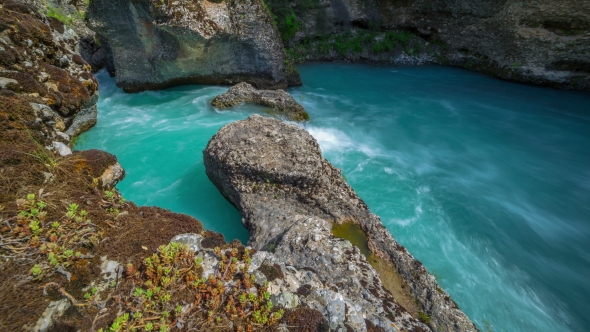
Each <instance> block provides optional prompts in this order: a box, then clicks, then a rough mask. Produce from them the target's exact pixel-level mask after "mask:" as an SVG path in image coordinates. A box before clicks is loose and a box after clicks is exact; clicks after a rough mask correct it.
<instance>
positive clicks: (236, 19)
mask: <svg viewBox="0 0 590 332" xmlns="http://www.w3.org/2000/svg"><path fill="white" fill-rule="evenodd" d="M87 22H88V24H89V27H90V28H91V29H93V30H94V31H95V32H96V33H97V34H98V35H99V37H100V42H101V44H102V45H103V46H106V48H105V50H106V51H109V52H110V53H111V57H112V66H113V67H112V68H109V67H108V66H110V65H111V63H110V61H106V63H105V64H106V65H107V70H109V72H111V73H113V74H114V75H115V76H116V82H117V85H118V86H119V87H121V88H123V89H124V90H125V91H127V92H136V91H142V90H148V89H161V88H165V87H169V86H173V85H179V84H189V83H193V84H234V83H237V82H249V83H251V84H253V85H254V86H256V87H257V88H264V89H276V88H286V87H287V85H288V83H287V82H288V81H297V79H296V77H297V76H298V74H297V73H288V72H287V70H286V68H285V64H284V60H285V53H284V51H283V46H282V44H281V41H280V38H279V35H278V32H277V30H276V28H275V27H274V24H273V20H272V17H271V16H270V15H269V13H268V12H267V10H266V9H265V7H264V5H263V2H262V1H261V0H246V1H235V0H222V1H207V0H198V1H188V0H181V1H159V0H140V1H126V0H96V1H91V2H90V5H89V7H88V11H87ZM105 44H107V45H105ZM108 58H110V57H107V59H108ZM289 75H292V76H295V78H292V77H291V78H289Z"/></svg>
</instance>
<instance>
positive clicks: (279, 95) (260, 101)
mask: <svg viewBox="0 0 590 332" xmlns="http://www.w3.org/2000/svg"><path fill="white" fill-rule="evenodd" d="M240 103H250V104H256V105H261V106H266V107H271V108H272V111H273V112H276V113H277V114H279V115H281V116H283V117H285V118H286V119H287V120H292V121H303V120H309V115H308V114H307V112H306V111H305V109H303V106H301V105H300V104H299V103H297V102H296V101H295V99H294V98H293V97H291V95H290V94H288V93H287V92H285V91H284V90H256V89H255V88H254V87H253V86H252V85H250V84H248V83H239V84H236V85H234V86H232V87H231V88H230V89H229V90H228V91H227V92H226V93H224V94H221V95H219V96H217V97H215V98H213V100H212V101H211V105H213V106H214V107H215V108H218V109H221V110H223V109H227V108H230V107H234V106H236V105H238V104H240Z"/></svg>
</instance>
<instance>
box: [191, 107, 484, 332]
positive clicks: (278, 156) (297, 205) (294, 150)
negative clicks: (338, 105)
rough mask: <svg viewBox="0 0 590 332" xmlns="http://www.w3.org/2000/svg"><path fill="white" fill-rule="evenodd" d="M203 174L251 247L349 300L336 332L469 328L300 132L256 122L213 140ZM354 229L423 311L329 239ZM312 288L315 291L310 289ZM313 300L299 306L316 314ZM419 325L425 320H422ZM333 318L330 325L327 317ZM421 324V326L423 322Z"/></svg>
mask: <svg viewBox="0 0 590 332" xmlns="http://www.w3.org/2000/svg"><path fill="white" fill-rule="evenodd" d="M203 158H204V161H205V166H206V171H207V175H208V176H209V178H210V179H211V181H212V182H213V183H214V184H215V185H216V186H217V187H218V188H219V190H220V191H221V192H222V193H223V194H224V195H225V196H226V197H227V199H228V200H229V201H230V202H232V203H233V204H235V206H236V207H237V208H238V209H239V210H240V212H241V213H242V216H243V219H242V222H243V224H244V226H246V227H247V228H248V230H249V231H250V240H249V245H251V246H252V247H253V248H255V249H258V250H267V251H272V252H274V255H275V257H276V258H278V260H279V261H281V262H284V263H285V264H288V265H291V266H293V267H295V268H299V269H306V268H307V269H311V270H312V271H314V272H315V273H317V275H318V277H319V280H320V281H322V282H323V283H326V284H328V285H331V290H332V292H334V293H335V294H337V295H334V296H333V297H335V296H339V297H341V298H342V301H343V303H345V306H346V311H345V314H342V315H341V316H338V318H334V316H331V315H330V314H329V313H326V311H324V314H326V315H327V316H326V317H327V318H329V317H332V318H331V320H330V322H331V324H332V327H333V328H337V327H341V328H344V327H346V326H348V327H350V328H353V329H354V330H364V328H366V326H367V325H366V324H367V323H366V322H363V321H362V320H359V317H364V318H365V319H366V320H367V321H368V322H370V324H374V325H375V326H379V327H381V328H383V329H385V330H396V329H398V330H399V329H403V330H409V331H421V330H429V329H432V330H434V331H451V330H452V331H475V330H477V328H476V327H475V325H473V323H471V321H470V320H469V319H468V318H467V316H465V314H463V313H462V312H461V310H460V309H459V308H458V306H457V305H456V304H455V302H453V301H452V300H451V299H450V297H449V295H448V294H447V293H446V292H445V291H444V290H442V289H441V288H440V287H439V286H438V284H437V282H436V280H435V278H434V277H433V276H432V275H430V274H429V273H428V272H427V271H426V269H425V268H424V267H423V266H422V264H421V263H420V262H419V261H417V260H416V259H414V257H412V255H411V254H410V253H409V252H408V251H407V250H406V249H405V248H404V247H402V246H401V245H399V244H398V243H397V242H396V241H395V240H394V239H393V238H392V236H391V234H390V233H389V232H388V231H387V230H386V229H385V227H383V225H382V223H381V221H380V220H379V217H377V216H376V215H374V214H372V213H371V212H370V211H369V209H368V208H367V206H366V205H365V203H364V202H363V201H362V200H361V199H360V198H359V197H358V196H357V195H356V194H355V192H354V191H353V190H352V188H351V187H350V186H349V185H348V184H347V183H346V182H345V181H344V179H343V177H342V175H341V173H340V171H339V170H338V169H336V168H334V167H333V166H332V165H331V164H330V163H329V162H328V161H326V160H325V159H324V158H323V157H322V156H321V151H320V149H319V146H318V144H317V142H316V141H315V139H314V138H313V137H312V136H311V135H310V134H309V133H307V132H306V131H305V130H303V129H301V128H299V127H297V126H294V125H290V124H287V123H284V122H281V121H278V120H275V119H270V118H264V117H261V116H258V115H252V116H250V117H249V118H248V119H247V120H244V121H238V122H234V123H232V124H229V125H227V126H225V127H223V128H222V129H220V130H219V132H218V133H217V134H216V135H215V136H214V137H213V138H212V139H211V141H210V142H209V144H208V145H207V148H206V149H205V151H204V152H203ZM344 222H348V223H353V224H357V225H359V226H360V227H361V228H362V230H363V231H364V232H365V234H366V237H367V238H368V248H369V250H370V252H371V253H372V254H374V255H375V256H377V257H379V258H381V259H383V261H384V264H390V265H391V266H392V269H395V271H397V273H398V274H399V276H401V279H402V280H403V283H402V286H401V288H405V287H409V291H410V296H411V297H412V298H413V299H414V300H415V301H416V302H417V303H418V304H419V312H417V313H415V315H414V317H413V316H412V315H411V314H410V313H408V311H407V310H406V309H405V308H404V307H402V306H400V305H399V304H398V302H399V301H401V300H402V299H399V298H398V299H395V298H393V296H392V295H391V292H390V291H389V290H388V289H387V288H386V287H384V285H383V283H382V281H381V279H380V275H379V274H378V273H377V272H376V271H375V269H373V267H371V265H370V264H368V263H367V260H366V259H365V257H364V256H363V255H361V254H360V251H359V250H358V249H356V248H354V247H351V246H350V243H349V242H348V241H344V240H341V239H338V238H336V237H334V236H332V233H331V228H332V225H333V224H341V223H344ZM311 290H312V291H316V290H315V288H313V287H312V288H311ZM313 299H314V298H313V297H312V298H310V299H308V298H305V297H303V298H302V301H303V303H307V302H310V303H308V304H307V305H308V306H311V307H313ZM417 318H421V321H420V320H418V319H417ZM329 319H330V318H329ZM424 324H427V326H426V325H424Z"/></svg>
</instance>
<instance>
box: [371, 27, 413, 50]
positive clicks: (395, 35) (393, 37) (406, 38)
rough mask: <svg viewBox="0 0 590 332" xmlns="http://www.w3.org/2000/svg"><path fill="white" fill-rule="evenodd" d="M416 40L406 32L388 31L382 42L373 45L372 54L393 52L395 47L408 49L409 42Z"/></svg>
mask: <svg viewBox="0 0 590 332" xmlns="http://www.w3.org/2000/svg"><path fill="white" fill-rule="evenodd" d="M414 38H416V36H415V35H413V34H412V33H410V32H407V31H388V32H387V33H386V34H385V36H384V37H383V39H382V40H380V41H377V42H376V43H375V44H374V45H373V48H372V50H373V53H382V52H389V51H393V49H394V48H395V47H396V46H398V45H399V46H402V47H404V48H405V47H408V46H409V44H410V42H411V41H412V40H413V39H414Z"/></svg>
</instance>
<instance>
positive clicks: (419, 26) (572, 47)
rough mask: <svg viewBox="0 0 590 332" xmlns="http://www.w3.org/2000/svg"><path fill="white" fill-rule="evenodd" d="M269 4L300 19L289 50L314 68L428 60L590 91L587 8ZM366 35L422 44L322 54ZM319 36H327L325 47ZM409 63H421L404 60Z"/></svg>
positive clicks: (577, 4) (568, 1)
mask: <svg viewBox="0 0 590 332" xmlns="http://www.w3.org/2000/svg"><path fill="white" fill-rule="evenodd" d="M270 3H271V7H272V8H273V9H274V10H276V11H281V10H282V11H283V12H287V13H288V12H289V10H291V7H292V8H293V10H294V11H295V13H297V16H298V19H297V22H298V24H299V25H298V26H297V27H298V29H297V32H296V33H295V34H293V38H292V39H291V40H290V41H288V43H287V44H288V45H289V46H290V47H293V48H294V49H295V50H297V49H301V52H300V53H301V54H302V56H303V57H304V58H306V59H308V60H315V59H324V58H327V59H330V58H343V57H344V58H348V59H351V60H353V61H359V60H361V61H363V60H364V61H378V62H420V59H427V60H430V61H434V62H438V63H441V64H449V65H455V66H461V67H464V68H467V69H471V70H476V71H480V72H483V73H487V74H490V75H492V76H496V77H500V78H503V79H508V80H512V81H518V82H523V83H530V84H539V85H547V86H553V87H561V88H573V89H581V90H590V60H589V57H588V54H590V2H588V1H584V0H564V1H556V0H532V1H520V0H519V1H506V0H502V1H495V0H484V1H476V0H442V1H431V0H417V1H407V0H386V1H373V0H369V1H357V0H352V1H342V0H334V1H306V2H303V1H295V2H290V3H286V2H285V1H281V0H272V1H271V2H270ZM310 4H311V5H310ZM285 8H287V9H285ZM279 25H280V24H279ZM363 31H366V32H367V33H366V34H365V35H364V36H368V35H375V34H379V33H378V32H379V31H404V32H409V33H412V34H413V35H414V36H415V37H416V40H415V41H413V42H412V43H411V44H412V47H409V46H410V45H409V44H408V43H407V41H404V40H395V38H393V39H392V43H389V46H388V47H390V46H393V47H391V52H385V53H383V54H381V53H380V52H375V50H376V49H375V48H373V49H372V50H371V49H370V48H369V50H367V51H365V52H362V51H361V50H362V48H360V46H361V45H359V49H358V50H355V51H352V52H344V53H342V54H338V52H334V51H332V52H330V51H329V50H328V49H326V50H325V51H322V47H324V45H323V44H322V43H321V39H322V38H327V37H329V36H331V35H333V34H336V35H341V36H344V38H343V39H342V40H340V41H337V42H338V43H339V44H340V45H341V46H340V47H345V46H346V45H345V44H346V42H347V38H348V39H349V40H350V39H351V38H352V37H346V33H349V32H363ZM375 31H377V33H376V32H375ZM317 36H321V38H319V39H320V42H318V41H317V40H318V37H317ZM379 38H381V37H377V39H379ZM398 42H399V44H397V43H398ZM306 43H307V44H306ZM309 43H311V44H309ZM404 43H406V44H404ZM361 44H362V41H361ZM310 45H311V47H310ZM382 45H383V44H382ZM377 49H378V51H383V49H379V48H377ZM403 49H405V50H404V51H403V52H402V50H403ZM408 55H410V58H411V57H415V58H416V60H412V59H406V58H407V57H408Z"/></svg>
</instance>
